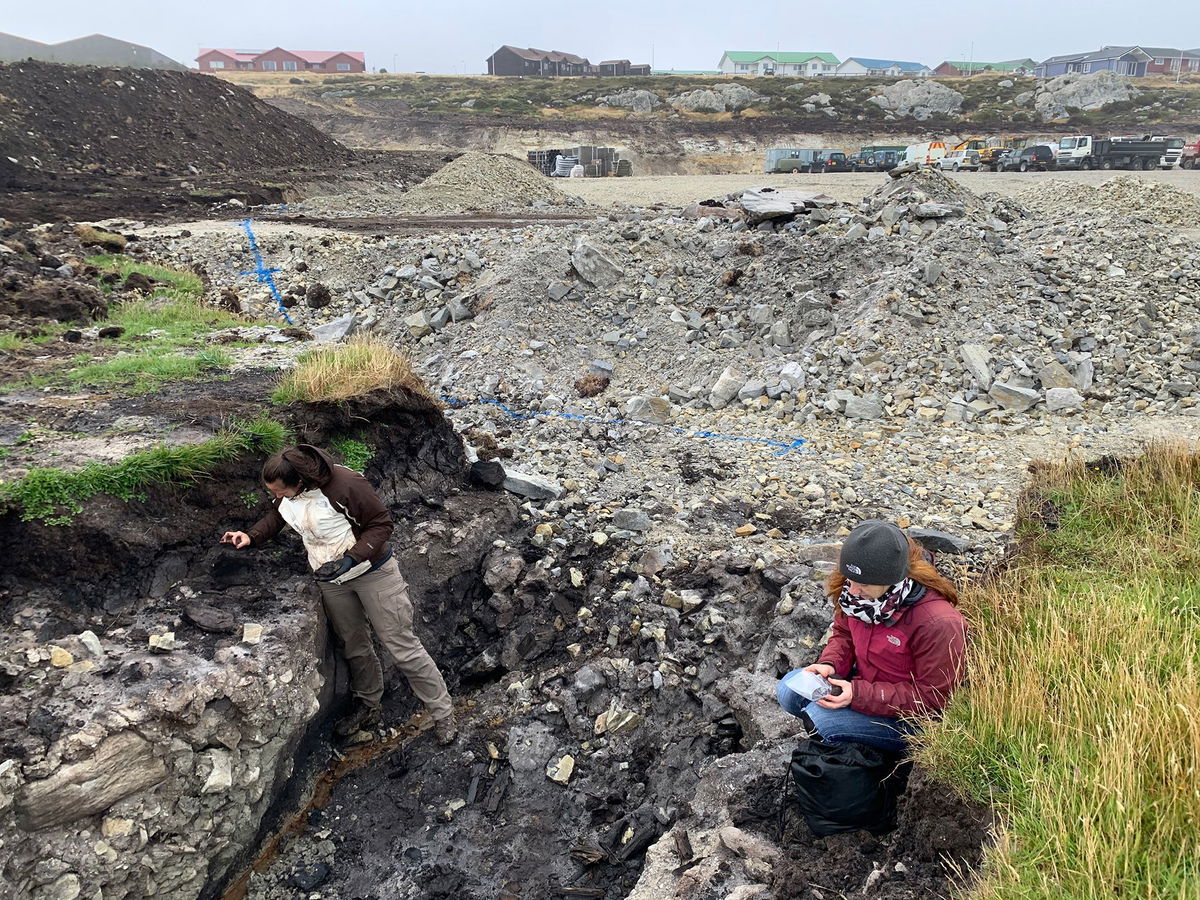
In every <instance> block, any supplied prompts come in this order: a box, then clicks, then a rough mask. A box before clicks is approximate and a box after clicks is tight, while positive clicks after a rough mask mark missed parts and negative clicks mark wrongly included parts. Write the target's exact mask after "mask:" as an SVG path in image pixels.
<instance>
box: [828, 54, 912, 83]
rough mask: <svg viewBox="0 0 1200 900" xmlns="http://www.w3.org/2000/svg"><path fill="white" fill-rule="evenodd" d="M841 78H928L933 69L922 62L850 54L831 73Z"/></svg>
mask: <svg viewBox="0 0 1200 900" xmlns="http://www.w3.org/2000/svg"><path fill="white" fill-rule="evenodd" d="M833 74H834V75H837V76H839V77H842V78H847V77H851V78H852V77H856V76H857V77H863V76H867V75H870V76H873V77H879V78H882V77H891V78H898V77H900V76H902V75H903V76H904V77H906V78H928V77H929V76H930V75H932V74H933V69H931V68H929V66H927V65H925V64H924V63H919V62H904V61H902V60H898V59H867V58H866V57H865V56H851V57H850V58H849V59H846V60H843V61H842V62H841V63H840V64H839V65H838V67H837V69H836V71H834V73H833Z"/></svg>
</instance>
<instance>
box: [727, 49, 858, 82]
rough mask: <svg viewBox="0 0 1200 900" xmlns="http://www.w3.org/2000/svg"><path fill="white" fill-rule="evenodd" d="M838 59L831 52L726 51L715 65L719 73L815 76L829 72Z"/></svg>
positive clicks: (835, 65)
mask: <svg viewBox="0 0 1200 900" xmlns="http://www.w3.org/2000/svg"><path fill="white" fill-rule="evenodd" d="M837 65H838V58H837V57H836V56H834V55H833V54H832V53H790V52H784V53H781V52H778V51H776V52H774V53H770V52H767V51H762V52H759V51H757V50H726V51H725V52H724V53H722V54H721V62H720V63H719V64H718V66H717V68H718V69H720V70H721V74H723V75H794V76H805V77H808V78H815V77H818V76H822V75H832V74H833V73H834V71H835V70H836V69H837Z"/></svg>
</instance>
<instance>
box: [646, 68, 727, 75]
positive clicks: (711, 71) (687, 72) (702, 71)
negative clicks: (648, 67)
mask: <svg viewBox="0 0 1200 900" xmlns="http://www.w3.org/2000/svg"><path fill="white" fill-rule="evenodd" d="M650 74H651V75H720V74H721V70H720V69H654V70H652V71H651V72H650Z"/></svg>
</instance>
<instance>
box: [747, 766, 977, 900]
mask: <svg viewBox="0 0 1200 900" xmlns="http://www.w3.org/2000/svg"><path fill="white" fill-rule="evenodd" d="M771 787H772V785H771V784H770V783H768V784H767V785H765V786H763V791H762V793H764V794H766V796H765V797H762V798H761V799H762V801H767V802H769V800H770V788H771ZM756 788H758V786H750V788H749V789H748V790H747V791H746V798H747V809H746V813H745V814H746V816H747V821H746V823H744V824H743V823H739V822H736V821H735V824H743V827H745V828H748V829H754V828H755V827H756V825H757V826H758V827H759V828H767V829H770V826H772V825H774V826H775V828H774V831H773V833H772V831H771V830H767V831H766V833H767V834H768V835H769V836H771V837H776V836H778V835H780V834H781V835H782V837H781V839H780V841H779V843H780V846H781V847H782V848H783V849H784V852H785V857H784V860H783V861H782V862H781V863H779V864H777V866H776V868H775V871H774V873H773V881H772V887H773V888H774V890H775V891H776V892H777V896H778V897H780V898H789V897H795V898H801V897H803V898H816V897H821V896H823V897H825V898H828V900H831V898H834V897H850V896H861V895H863V894H868V895H869V896H871V897H877V898H881V900H914V898H922V900H925V898H929V900H932V898H948V897H950V896H951V895H952V891H953V888H955V887H958V886H961V885H962V884H963V880H964V879H967V878H969V877H970V874H971V873H973V872H976V871H978V869H979V864H980V861H981V856H982V850H983V847H984V846H985V845H986V844H987V842H988V841H989V840H990V837H991V835H990V829H991V827H992V814H991V812H990V811H989V810H986V809H981V808H977V807H974V806H972V805H971V804H969V803H966V802H964V801H963V800H961V799H960V798H958V797H957V796H955V794H954V793H953V791H950V790H948V789H947V788H946V787H945V786H944V785H939V784H937V783H936V782H934V781H931V780H930V779H929V778H928V777H927V776H926V775H925V774H924V773H923V772H921V771H919V770H918V771H916V772H914V773H913V776H912V777H911V778H910V779H909V785H908V790H907V791H906V792H905V794H904V796H903V797H902V798H901V801H900V812H899V817H898V820H897V826H896V830H895V831H892V832H891V833H889V834H886V835H882V836H880V837H874V836H872V835H870V834H869V833H867V832H861V831H860V832H852V833H849V834H840V835H829V836H827V837H818V836H816V835H814V834H813V833H812V832H811V831H809V829H808V826H807V825H805V823H804V820H803V818H802V817H801V816H800V815H799V814H798V813H797V812H796V810H795V808H794V806H793V805H791V804H790V803H789V798H788V795H787V794H786V793H782V792H781V797H780V798H778V801H779V803H781V804H782V809H780V815H779V817H778V819H777V820H776V821H775V822H774V823H772V822H770V820H769V819H768V820H765V821H764V820H762V819H759V818H758V817H759V816H760V815H761V814H762V812H763V811H764V810H762V809H756V808H755V804H754V800H755V795H756V793H757V791H756ZM773 808H778V807H771V806H767V810H770V809H773ZM780 826H782V828H781V830H780ZM875 872H878V873H879V874H878V875H873V873H875ZM868 883H869V884H870V887H869V888H868V887H867V885H868Z"/></svg>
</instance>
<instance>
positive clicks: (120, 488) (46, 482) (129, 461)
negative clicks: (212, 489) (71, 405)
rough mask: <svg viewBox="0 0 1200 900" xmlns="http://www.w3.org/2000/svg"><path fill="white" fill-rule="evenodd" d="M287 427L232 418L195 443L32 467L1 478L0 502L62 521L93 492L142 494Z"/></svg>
mask: <svg viewBox="0 0 1200 900" xmlns="http://www.w3.org/2000/svg"><path fill="white" fill-rule="evenodd" d="M287 437H288V433H287V429H286V428H285V427H284V426H283V425H281V424H280V423H278V422H275V421H273V420H271V419H266V418H260V419H257V420H255V421H250V422H234V423H232V424H231V425H230V426H229V427H227V428H225V429H223V430H222V431H220V432H218V433H217V434H216V435H215V436H214V437H213V438H212V439H210V440H208V441H205V442H203V443H199V444H182V445H178V446H168V445H166V444H163V445H160V446H157V447H153V448H151V449H149V450H143V451H141V452H139V453H134V454H131V455H130V456H127V457H126V458H125V459H123V460H121V461H120V462H118V463H89V464H88V465H86V466H84V467H83V468H82V469H78V470H75V471H67V470H64V469H56V468H49V467H46V468H34V469H30V470H29V472H28V473H27V474H26V475H25V476H24V477H23V478H21V479H20V480H18V481H13V482H10V483H7V484H4V483H0V505H2V506H5V507H13V508H16V509H19V510H20V513H21V518H22V520H24V521H27V522H29V521H42V522H45V523H46V524H48V525H66V524H69V523H70V522H71V520H72V519H73V518H74V517H75V516H76V515H77V514H79V513H80V512H82V511H83V504H84V503H85V502H86V501H87V500H88V499H90V498H91V497H94V496H95V495H96V494H101V493H104V494H111V495H112V496H114V497H117V498H118V499H120V500H132V499H135V498H141V497H143V496H144V493H145V490H146V488H148V487H150V486H152V485H159V484H183V483H186V482H188V481H194V480H196V479H198V478H202V477H204V476H206V475H208V474H209V473H210V472H212V471H213V470H214V469H215V468H216V467H217V466H219V465H220V464H222V463H225V462H229V461H230V460H234V459H237V458H238V457H239V456H242V455H244V454H248V453H274V452H275V451H277V450H279V449H281V448H282V447H283V445H284V443H285V442H286V441H287Z"/></svg>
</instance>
